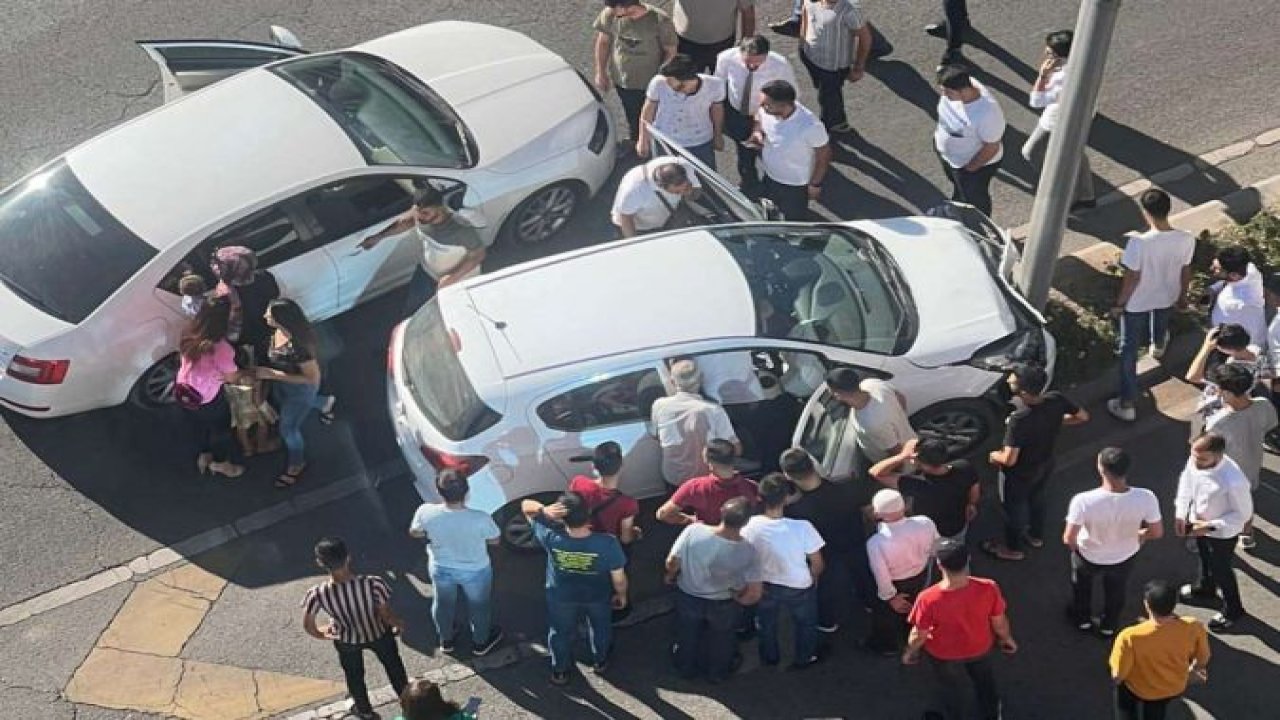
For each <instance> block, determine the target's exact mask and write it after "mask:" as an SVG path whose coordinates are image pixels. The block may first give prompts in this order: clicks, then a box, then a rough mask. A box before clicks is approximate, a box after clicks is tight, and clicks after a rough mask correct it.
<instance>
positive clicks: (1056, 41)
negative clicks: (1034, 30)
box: [1044, 30, 1076, 58]
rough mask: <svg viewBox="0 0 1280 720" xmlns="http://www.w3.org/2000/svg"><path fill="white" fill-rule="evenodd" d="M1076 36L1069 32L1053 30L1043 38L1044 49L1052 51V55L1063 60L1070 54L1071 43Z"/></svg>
mask: <svg viewBox="0 0 1280 720" xmlns="http://www.w3.org/2000/svg"><path fill="white" fill-rule="evenodd" d="M1075 36H1076V34H1075V33H1073V32H1071V31H1070V30H1054V31H1053V32H1051V33H1049V34H1048V35H1045V36H1044V44H1045V47H1047V48H1049V49H1050V50H1052V51H1053V54H1054V55H1057V56H1058V57H1060V58H1065V57H1067V56H1068V55H1070V54H1071V41H1072V40H1073V39H1074V38H1075Z"/></svg>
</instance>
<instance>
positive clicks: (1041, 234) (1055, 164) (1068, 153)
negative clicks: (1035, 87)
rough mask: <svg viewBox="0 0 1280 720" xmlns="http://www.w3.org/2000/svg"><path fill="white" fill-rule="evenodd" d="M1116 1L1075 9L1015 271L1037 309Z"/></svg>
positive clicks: (1056, 248) (1090, 0) (1086, 2)
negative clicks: (1061, 86)
mask: <svg viewBox="0 0 1280 720" xmlns="http://www.w3.org/2000/svg"><path fill="white" fill-rule="evenodd" d="M1120 1H1121V0H1082V2H1081V3H1080V15H1079V17H1078V18H1077V19H1076V30H1075V38H1074V40H1073V42H1072V43H1071V57H1070V59H1069V61H1068V63H1067V65H1068V67H1067V82H1066V90H1065V91H1064V97H1063V99H1062V106H1061V111H1060V114H1059V115H1058V124H1057V127H1055V128H1054V129H1053V132H1052V133H1050V135H1049V147H1048V150H1047V151H1046V153H1045V159H1044V169H1043V170H1041V171H1040V186H1039V190H1038V191H1037V192H1036V199H1035V205H1034V206H1032V209H1031V234H1030V235H1029V236H1028V238H1027V248H1026V252H1025V254H1024V256H1023V260H1022V266H1021V268H1019V271H1018V286H1019V287H1020V288H1021V289H1022V294H1023V295H1024V296H1025V297H1026V298H1027V300H1028V301H1029V302H1030V303H1031V304H1032V305H1034V306H1036V307H1037V308H1040V309H1044V306H1045V303H1046V302H1048V300H1049V286H1050V285H1051V284H1052V282H1053V268H1054V265H1055V264H1056V263H1057V260H1058V253H1059V252H1060V251H1061V249H1062V235H1063V233H1064V232H1065V231H1066V224H1067V212H1068V209H1069V207H1070V205H1071V201H1072V194H1073V193H1074V191H1075V182H1076V173H1077V172H1079V170H1080V158H1081V157H1082V156H1083V153H1084V148H1085V144H1086V143H1087V142H1088V140H1089V126H1090V125H1092V124H1093V111H1094V108H1095V107H1096V105H1097V102H1098V89H1099V88H1100V87H1101V86H1102V75H1103V71H1104V70H1105V69H1106V65H1107V51H1108V50H1109V49H1110V47H1111V36H1112V34H1113V33H1114V31H1115V27H1116V18H1117V17H1118V16H1119V14H1120Z"/></svg>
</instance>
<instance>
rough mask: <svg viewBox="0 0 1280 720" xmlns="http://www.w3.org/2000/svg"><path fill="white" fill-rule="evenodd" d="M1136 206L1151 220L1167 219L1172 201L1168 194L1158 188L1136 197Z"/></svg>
mask: <svg viewBox="0 0 1280 720" xmlns="http://www.w3.org/2000/svg"><path fill="white" fill-rule="evenodd" d="M1138 204H1139V205H1141V206H1142V209H1143V210H1146V211H1147V214H1148V215H1150V216H1151V217H1153V218H1161V219H1164V218H1167V217H1169V211H1170V210H1172V209H1173V200H1172V199H1171V198H1170V197H1169V193H1167V192H1165V191H1163V190H1161V189H1160V188H1150V189H1148V190H1145V191H1143V193H1142V194H1141V195H1139V196H1138Z"/></svg>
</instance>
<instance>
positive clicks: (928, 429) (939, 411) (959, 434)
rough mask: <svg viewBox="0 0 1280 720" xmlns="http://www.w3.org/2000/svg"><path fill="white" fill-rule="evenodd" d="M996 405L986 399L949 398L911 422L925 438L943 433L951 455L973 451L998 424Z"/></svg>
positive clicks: (924, 411) (914, 416) (926, 409)
mask: <svg viewBox="0 0 1280 720" xmlns="http://www.w3.org/2000/svg"><path fill="white" fill-rule="evenodd" d="M996 423H997V420H996V412H995V407H994V406H993V405H992V404H991V403H990V402H987V401H985V400H976V399H975V400H946V401H943V402H940V403H938V404H936V405H930V406H929V407H927V408H925V409H923V410H921V411H920V412H918V413H916V414H915V415H912V416H911V426H912V427H914V428H915V429H916V433H917V434H918V435H919V436H920V439H921V440H923V439H925V438H927V437H941V438H943V439H944V440H946V442H947V449H948V450H949V451H950V455H951V457H965V456H968V455H971V454H973V453H974V452H976V451H977V450H978V449H979V448H981V447H982V446H983V444H984V443H986V442H987V440H988V438H990V436H991V432H992V430H993V429H994V428H995V427H996Z"/></svg>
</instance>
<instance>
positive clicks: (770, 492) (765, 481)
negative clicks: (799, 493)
mask: <svg viewBox="0 0 1280 720" xmlns="http://www.w3.org/2000/svg"><path fill="white" fill-rule="evenodd" d="M790 494H791V483H790V481H788V480H787V476H786V475H783V474H782V473H780V472H771V473H769V474H768V475H765V476H764V477H762V478H760V502H762V503H764V506H765V507H770V508H775V507H778V506H779V505H784V504H786V502H787V496H788V495H790Z"/></svg>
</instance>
